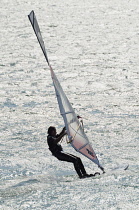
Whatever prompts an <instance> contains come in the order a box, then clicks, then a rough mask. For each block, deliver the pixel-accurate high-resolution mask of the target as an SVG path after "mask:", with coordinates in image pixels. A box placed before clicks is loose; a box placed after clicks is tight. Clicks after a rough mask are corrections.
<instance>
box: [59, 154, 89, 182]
mask: <svg viewBox="0 0 139 210" xmlns="http://www.w3.org/2000/svg"><path fill="white" fill-rule="evenodd" d="M55 157H56V158H57V159H58V160H61V161H67V162H71V163H73V164H74V168H75V170H76V172H77V174H78V176H79V177H80V178H81V177H82V176H83V173H82V170H83V169H81V168H80V167H82V164H81V161H80V158H77V157H76V156H74V155H71V154H67V153H63V152H59V153H57V154H56V155H55ZM83 168H84V167H83ZM83 171H84V173H86V171H85V169H84V170H83Z"/></svg>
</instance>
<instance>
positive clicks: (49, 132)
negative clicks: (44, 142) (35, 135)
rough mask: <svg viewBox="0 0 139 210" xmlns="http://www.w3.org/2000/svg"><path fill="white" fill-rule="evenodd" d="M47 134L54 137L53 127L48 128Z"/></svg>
mask: <svg viewBox="0 0 139 210" xmlns="http://www.w3.org/2000/svg"><path fill="white" fill-rule="evenodd" d="M48 134H49V135H51V136H56V128H55V127H53V126H50V127H49V128H48Z"/></svg>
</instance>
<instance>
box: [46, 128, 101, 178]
mask: <svg viewBox="0 0 139 210" xmlns="http://www.w3.org/2000/svg"><path fill="white" fill-rule="evenodd" d="M65 135H66V129H65V128H63V129H62V131H61V132H60V133H59V134H57V132H56V128H55V127H52V126H50V127H49V128H48V136H47V143H48V146H49V150H50V151H51V153H52V155H53V156H55V157H56V158H57V159H58V160H61V161H67V162H71V163H73V165H74V168H75V170H76V172H77V174H78V176H79V178H80V179H81V178H86V177H91V176H95V175H96V174H99V173H98V172H96V173H95V174H87V173H86V170H85V168H84V165H83V163H82V161H81V159H80V158H79V157H76V156H74V155H71V154H68V153H65V152H63V149H62V147H61V145H60V144H58V143H59V142H60V140H61V139H62V138H63V137H64V136H65Z"/></svg>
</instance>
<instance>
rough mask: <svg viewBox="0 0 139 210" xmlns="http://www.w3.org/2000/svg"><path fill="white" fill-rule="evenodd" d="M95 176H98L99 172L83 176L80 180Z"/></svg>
mask: <svg viewBox="0 0 139 210" xmlns="http://www.w3.org/2000/svg"><path fill="white" fill-rule="evenodd" d="M96 175H100V173H99V172H95V173H94V174H83V175H82V176H81V177H80V179H84V178H87V177H91V176H96Z"/></svg>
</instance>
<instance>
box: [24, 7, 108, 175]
mask: <svg viewBox="0 0 139 210" xmlns="http://www.w3.org/2000/svg"><path fill="white" fill-rule="evenodd" d="M28 17H29V20H30V22H31V25H32V27H33V29H34V32H35V34H36V36H37V39H38V41H39V44H40V46H41V49H42V51H43V53H44V56H45V58H46V61H47V63H48V65H49V67H50V71H51V77H52V80H53V84H54V87H55V92H56V97H57V101H58V104H59V109H60V113H61V115H62V117H63V120H64V123H65V126H66V130H67V134H68V138H69V142H70V144H71V145H72V147H73V148H74V149H75V150H76V151H78V152H80V153H81V154H83V155H84V156H86V157H87V158H89V159H90V160H92V161H93V162H94V163H95V164H97V165H98V167H99V168H100V169H101V170H102V171H104V169H103V167H102V166H101V165H100V163H99V160H98V158H97V156H96V154H95V152H94V150H93V148H92V146H91V144H90V142H89V140H88V138H87V136H86V134H85V133H84V129H83V128H82V125H81V123H80V122H79V120H78V118H77V115H76V114H75V111H74V109H73V107H72V106H71V104H70V102H69V100H68V98H67V96H66V94H65V93H64V91H63V89H62V87H61V85H60V83H59V81H58V79H57V77H56V75H55V73H54V71H53V69H52V67H51V65H50V63H49V61H48V57H47V54H46V50H45V46H44V42H43V39H42V36H41V32H40V29H39V25H38V23H37V19H36V17H35V13H34V11H32V12H31V13H30V14H29V16H28Z"/></svg>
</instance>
